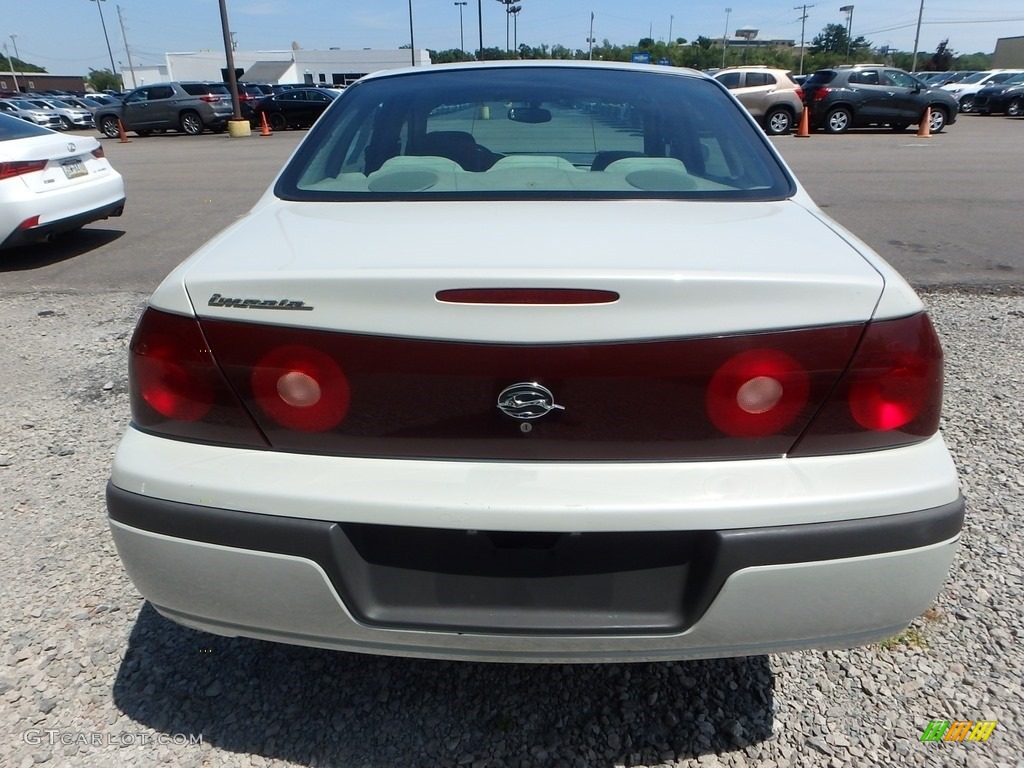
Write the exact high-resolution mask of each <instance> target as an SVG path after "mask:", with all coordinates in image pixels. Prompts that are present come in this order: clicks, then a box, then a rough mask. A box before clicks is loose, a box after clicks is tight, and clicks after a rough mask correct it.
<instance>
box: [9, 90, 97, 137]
mask: <svg viewBox="0 0 1024 768" xmlns="http://www.w3.org/2000/svg"><path fill="white" fill-rule="evenodd" d="M25 100H26V101H27V102H29V103H30V104H35V105H36V106H37V107H39V108H40V109H42V110H44V111H51V110H52V111H53V112H55V113H56V114H57V117H58V118H59V119H60V124H61V128H62V129H64V130H65V131H70V130H72V129H75V128H92V125H93V124H92V112H90V111H89V110H88V109H85V108H83V107H76V106H73V105H71V104H68V103H67V102H64V101H61V100H60V99H43V98H37V97H33V98H26V99H25Z"/></svg>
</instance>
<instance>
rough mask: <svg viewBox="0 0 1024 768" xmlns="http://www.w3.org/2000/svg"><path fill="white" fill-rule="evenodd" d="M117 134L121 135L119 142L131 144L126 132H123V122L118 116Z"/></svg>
mask: <svg viewBox="0 0 1024 768" xmlns="http://www.w3.org/2000/svg"><path fill="white" fill-rule="evenodd" d="M117 135H118V136H120V137H121V139H120V142H119V143H121V144H131V143H132V140H131V139H129V138H128V134H126V133H125V132H124V123H122V122H121V119H120V118H118V120H117Z"/></svg>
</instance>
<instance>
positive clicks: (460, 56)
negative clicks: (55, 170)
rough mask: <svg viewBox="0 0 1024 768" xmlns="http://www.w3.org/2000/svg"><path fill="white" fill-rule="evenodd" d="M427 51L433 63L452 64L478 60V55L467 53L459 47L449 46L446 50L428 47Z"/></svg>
mask: <svg viewBox="0 0 1024 768" xmlns="http://www.w3.org/2000/svg"><path fill="white" fill-rule="evenodd" d="M427 53H429V54H430V63H431V64H451V63H452V62H457V61H476V56H474V55H473V54H471V53H466V52H465V51H463V50H461V49H459V48H449V49H448V50H446V51H434V50H431V49H429V48H428V49H427Z"/></svg>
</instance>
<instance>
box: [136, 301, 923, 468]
mask: <svg viewBox="0 0 1024 768" xmlns="http://www.w3.org/2000/svg"><path fill="white" fill-rule="evenodd" d="M211 346H212V350H213V351H211ZM130 373H131V393H132V414H133V418H134V420H135V423H136V424H137V425H138V426H139V427H140V428H142V429H146V430H149V431H153V432H158V433H160V434H165V435H168V436H171V437H180V438H183V439H191V440H201V441H204V442H218V443H224V444H231V445H240V446H253V447H265V446H272V447H273V448H274V449H277V450H285V451H297V452H313V453H320V454H337V455H354V456H387V457H389V458H401V457H409V458H424V457H429V458H452V459H480V460H489V459H490V460H526V461H535V460H597V461H602V460H627V461H643V460H667V461H673V460H677V461H679V460H708V459H728V458H760V457H765V458H767V457H779V456H783V455H787V454H788V455H790V456H809V455H823V454H837V453H851V452H855V451H868V450H878V449H882V448H889V447H895V446H899V445H905V444H909V443H913V442H918V441H920V440H923V439H925V438H927V437H929V436H931V435H933V434H935V432H936V431H937V429H938V420H939V413H940V410H941V405H942V352H941V349H940V347H939V343H938V339H937V337H936V335H935V332H934V330H933V329H932V326H931V323H930V322H929V320H928V318H927V316H926V315H924V314H923V313H921V314H918V315H914V316H912V317H907V318H901V319H898V320H888V321H883V322H874V323H868V324H850V325H845V326H835V327H825V328H810V329H800V330H793V331H780V332H772V333H764V334H755V335H735V336H722V337H707V338H695V339H694V338H689V339H667V340H657V341H638V342H623V343H608V344H560V345H521V344H476V343H461V342H446V341H434V340H427V339H408V338H388V337H382V336H368V335H359V334H350V333H340V332H329V331H322V330H311V329H303V328H292V327H287V326H273V325H262V324H255V323H242V322H236V321H223V320H211V319H206V320H202V321H201V322H200V321H198V320H196V319H195V318H191V317H181V316H178V315H172V314H168V313H165V312H160V311H157V310H152V309H150V310H147V311H146V313H145V314H144V315H143V318H142V320H141V321H140V323H139V327H138V329H137V330H136V334H135V337H134V338H133V340H132V346H131V356H130ZM526 377H528V379H527V378H526ZM524 380H530V381H537V382H538V383H540V384H543V385H544V386H545V387H548V388H549V389H550V390H551V391H552V392H553V393H554V396H555V398H556V399H557V402H558V404H559V405H560V406H563V408H564V409H559V410H558V411H557V412H555V413H553V414H551V415H550V416H547V417H544V418H543V419H538V420H537V421H536V423H534V424H532V427H533V428H532V429H531V430H530V431H529V432H524V431H523V430H521V428H520V427H521V424H520V423H519V422H517V421H516V420H514V419H510V418H507V417H505V416H504V415H503V414H502V413H501V411H500V410H499V409H498V407H497V403H498V399H499V396H500V393H501V392H502V391H503V389H504V388H506V387H508V386H509V385H510V384H513V383H515V382H517V381H524Z"/></svg>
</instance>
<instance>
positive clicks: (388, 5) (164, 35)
mask: <svg viewBox="0 0 1024 768" xmlns="http://www.w3.org/2000/svg"><path fill="white" fill-rule="evenodd" d="M516 2H517V3H518V5H520V7H521V8H522V10H521V12H520V13H519V15H518V17H517V21H516V26H517V27H518V41H519V42H520V43H526V44H528V45H532V46H537V45H540V44H542V43H547V44H549V45H554V44H561V45H565V46H567V47H570V48H581V49H586V47H587V42H586V39H587V37H588V34H589V31H590V14H591V13H593V14H594V38H595V39H596V40H597V41H598V42H600V41H603V40H605V39H607V40H609V41H610V42H612V43H614V44H619V45H632V44H635V43H636V42H637V41H638V40H640V39H641V38H643V37H648V36H651V37H653V38H654V39H655V40H669V39H675V38H678V37H684V38H686V39H687V40H693V39H695V38H696V37H697V36H698V35H704V36H706V37H712V38H721V37H722V35H723V33H724V32H725V31H726V23H727V22H728V32H729V34H730V35H733V34H735V32H736V30H737V29H739V28H741V27H754V28H756V29H758V30H759V32H758V36H759V37H761V38H784V39H793V40H795V41H797V42H799V40H800V16H801V15H802V13H801V11H800V10H796V9H794V5H795V2H794V0H779V1H778V2H776V1H775V0H757V1H756V2H755V1H754V0H720V1H719V2H694V1H693V0H630V1H629V2H622V1H621V0H516ZM226 3H227V10H228V17H229V20H230V25H231V29H232V31H233V32H234V34H235V40H236V44H237V48H238V49H239V50H245V51H259V50H284V49H288V48H291V46H292V43H293V42H295V43H298V44H299V46H301V47H302V48H304V49H307V50H315V49H327V48H331V47H338V48H342V49H359V48H376V49H394V48H398V47H399V46H401V45H403V44H408V42H409V0H359V1H358V2H357V1H356V0H226ZM800 4H801V5H803V2H801V3H800ZM846 4H848V3H847V2H846V0H833V2H831V3H828V4H825V3H823V2H821V0H818V2H816V3H813V4H812V3H808V5H807V11H806V12H807V17H808V18H807V24H806V40H807V41H808V42H809V41H810V40H811V38H813V37H814V36H815V35H816V34H817V33H818V32H820V31H821V29H822V28H823V27H824V26H825V25H826V24H844V25H845V24H846V20H847V15H846V13H843V12H840V10H839V8H840V6H843V5H846ZM478 5H479V7H480V9H481V10H482V14H483V38H484V46H485V47H488V48H490V47H499V48H503V47H504V46H505V23H506V20H507V19H508V18H509V17H508V16H507V15H506V13H505V6H504V5H503V4H502V0H468V4H467V5H465V6H459V5H456V3H455V2H454V1H453V0H412V9H413V13H412V15H413V31H414V35H415V43H416V47H417V48H421V49H422V48H432V49H435V50H443V49H448V48H458V47H459V46H460V33H459V14H460V10H461V12H462V20H463V30H464V32H463V34H464V38H465V47H466V49H467V50H474V49H475V48H476V47H477V46H478V44H479V34H480V33H479V31H478V29H479V28H478V24H477V18H478ZM853 6H854V11H853V35H854V37H857V36H859V35H863V36H864V37H865V38H867V39H868V40H869V41H870V42H871V43H873V44H874V45H875V46H882V45H888V46H889V47H891V48H895V49H898V50H904V51H912V50H913V49H914V35H915V28H916V26H917V16H918V11H919V9H920V8H921V7H922V3H921V0H855V2H854V3H853ZM727 7H729V8H731V13H729V14H728V16H727V15H726V8H727ZM923 7H924V15H923V20H922V25H921V34H920V42H919V44H918V50H920V51H924V52H932V51H934V50H935V47H936V46H937V45H938V43H939V42H940V41H941V40H943V39H945V38H949V46H950V47H951V48H952V49H953V50H954V51H956V52H957V53H974V52H977V51H982V52H985V53H990V52H992V50H993V49H994V48H995V43H996V39H997V38H999V37H1015V36H1022V35H1024V2H1022V0H974V1H973V2H970V3H968V2H964V0H960V2H950V1H949V0H947V1H946V2H940V1H939V0H924V5H923ZM0 8H3V12H2V13H0V44H5V45H6V47H7V51H8V52H9V53H10V54H12V55H13V54H14V52H15V48H17V55H18V58H20V59H21V60H23V61H26V62H29V63H32V64H36V65H38V66H40V67H44V68H45V69H46V70H47V71H48V72H50V73H51V74H59V75H86V74H87V73H88V71H89V69H90V68H91V69H104V68H107V69H109V68H110V61H111V55H110V54H109V53H108V51H107V45H106V42H105V40H104V34H103V27H102V26H101V18H100V11H99V10H97V8H99V9H100V10H101V11H102V17H103V21H104V22H105V24H106V29H107V36H108V37H109V40H110V48H111V49H112V54H113V60H114V63H115V66H116V68H117V70H118V71H120V70H121V69H122V67H123V66H127V63H128V55H127V53H126V47H125V37H127V40H128V44H129V46H130V47H129V49H128V50H130V52H131V59H132V62H133V63H134V64H135V66H137V67H138V66H143V65H154V64H162V63H164V58H163V57H164V54H165V53H167V52H183V51H201V50H210V49H212V50H223V40H224V37H223V32H222V28H221V21H220V5H219V2H218V0H102V4H101V5H100V0H3V2H2V5H0ZM122 21H123V25H124V34H122V30H121V25H122ZM12 35H13V36H14V37H13V39H12V37H11V36H12Z"/></svg>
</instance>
